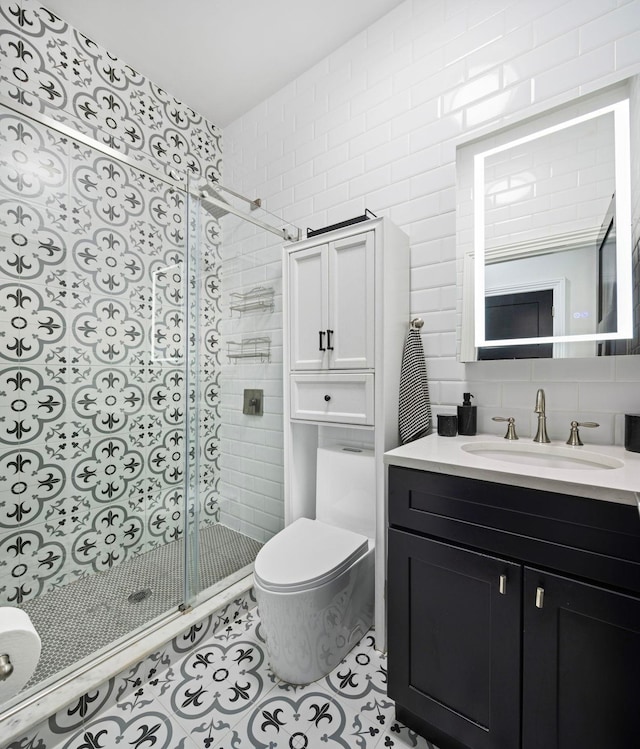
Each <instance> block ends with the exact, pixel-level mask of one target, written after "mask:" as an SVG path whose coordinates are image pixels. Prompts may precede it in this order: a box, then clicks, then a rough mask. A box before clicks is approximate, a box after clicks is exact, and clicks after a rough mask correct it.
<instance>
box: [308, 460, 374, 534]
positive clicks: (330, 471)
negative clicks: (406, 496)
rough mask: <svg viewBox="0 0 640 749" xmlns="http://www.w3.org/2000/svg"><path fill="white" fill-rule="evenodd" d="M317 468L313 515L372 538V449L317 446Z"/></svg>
mask: <svg viewBox="0 0 640 749" xmlns="http://www.w3.org/2000/svg"><path fill="white" fill-rule="evenodd" d="M316 468H317V470H316V518H317V519H318V520H321V521H322V522H323V523H327V524H329V525H335V526H337V527H339V528H346V529H347V530H351V531H355V532H356V533H362V534H363V535H365V536H367V537H369V538H375V535H376V478H375V462H374V458H373V450H365V449H362V448H356V447H346V446H341V445H336V446H334V447H319V448H318V455H317V466H316Z"/></svg>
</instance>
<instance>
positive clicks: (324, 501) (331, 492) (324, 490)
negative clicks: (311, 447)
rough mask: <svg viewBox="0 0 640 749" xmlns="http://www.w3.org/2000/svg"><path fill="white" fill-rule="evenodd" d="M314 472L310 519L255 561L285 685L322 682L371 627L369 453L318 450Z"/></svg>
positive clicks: (271, 645)
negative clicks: (313, 509) (313, 504)
mask: <svg viewBox="0 0 640 749" xmlns="http://www.w3.org/2000/svg"><path fill="white" fill-rule="evenodd" d="M316 469H317V470H316V476H317V479H316V519H315V520H310V519H309V518H299V519H298V520H296V521H294V522H293V523H291V525H288V526H287V527H286V528H285V529H284V530H282V531H281V532H280V533H278V534H277V535H276V536H274V537H273V538H272V539H271V540H270V541H268V542H267V543H266V544H265V545H264V546H263V547H262V549H260V551H259V552H258V556H257V557H256V561H255V570H254V577H255V591H256V598H257V601H258V610H259V612H260V620H261V622H262V632H263V635H264V638H265V640H266V644H267V650H268V652H269V656H270V662H271V667H272V668H273V670H274V672H275V673H276V675H277V676H279V677H280V678H281V679H283V680H284V681H287V682H289V683H291V684H308V683H309V682H311V681H315V680H316V679H320V678H322V677H323V676H326V674H328V673H329V672H330V671H331V670H332V669H333V668H334V667H335V666H336V665H337V664H338V663H339V662H340V661H341V660H342V658H343V657H344V656H345V655H346V653H348V652H349V650H351V648H352V647H353V646H354V645H355V644H356V643H357V642H358V640H359V639H360V638H361V637H362V636H363V635H364V634H365V633H366V632H367V630H368V629H369V628H370V627H371V624H372V621H373V598H374V594H373V591H374V552H375V549H374V538H375V513H376V508H375V464H374V458H373V452H372V451H371V450H361V449H356V448H351V447H332V448H318V451H317V465H316ZM293 501H294V503H295V498H294V499H293Z"/></svg>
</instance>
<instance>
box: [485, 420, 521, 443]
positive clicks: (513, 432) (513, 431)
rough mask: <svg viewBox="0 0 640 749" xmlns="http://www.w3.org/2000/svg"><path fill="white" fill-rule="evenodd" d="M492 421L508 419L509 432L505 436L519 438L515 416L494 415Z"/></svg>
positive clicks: (513, 438)
mask: <svg viewBox="0 0 640 749" xmlns="http://www.w3.org/2000/svg"><path fill="white" fill-rule="evenodd" d="M491 420H492V421H508V422H509V424H508V426H507V433H506V434H505V435H504V438H505V439H506V440H517V439H519V437H518V435H517V434H516V420H515V419H514V418H513V416H492V417H491Z"/></svg>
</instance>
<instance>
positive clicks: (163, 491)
mask: <svg viewBox="0 0 640 749" xmlns="http://www.w3.org/2000/svg"><path fill="white" fill-rule="evenodd" d="M63 119H64V118H60V120H58V119H54V118H51V117H49V116H47V115H44V114H39V113H36V112H35V111H34V110H33V109H27V108H26V107H24V106H21V105H20V104H19V102H18V103H17V102H16V101H15V100H8V99H4V98H3V99H0V156H1V158H0V365H1V366H0V399H1V401H0V607H2V606H11V607H19V608H21V609H23V610H24V611H26V612H27V613H28V614H29V616H30V618H31V620H32V623H33V625H34V626H35V628H36V630H37V631H38V633H39V635H40V637H41V639H42V646H43V647H42V655H41V658H40V662H39V665H38V667H37V670H36V672H35V674H34V675H33V676H32V678H31V680H30V681H29V683H28V684H27V685H26V687H25V689H24V690H23V692H22V693H21V694H20V695H18V696H17V697H15V698H14V699H12V700H10V702H9V703H7V704H5V705H4V706H0V713H2V710H3V708H6V707H7V705H8V706H9V707H12V706H15V705H16V704H18V702H19V700H20V699H21V698H23V697H29V696H31V695H33V694H35V693H36V692H37V691H38V689H40V688H41V687H50V686H51V685H53V684H55V683H56V680H57V679H58V678H60V677H61V676H63V677H64V676H67V675H68V674H70V673H72V672H73V669H75V668H77V666H78V665H81V666H83V667H86V666H87V665H88V664H90V663H91V660H92V659H93V658H95V657H96V654H100V653H104V652H107V651H108V650H109V649H113V648H114V647H118V646H120V645H122V644H124V643H126V642H128V641H130V640H131V639H132V638H135V637H139V636H141V633H143V632H145V631H147V630H148V628H149V627H154V626H156V625H157V624H158V623H160V622H162V621H163V620H165V619H166V618H167V617H170V616H176V615H177V612H179V611H180V610H184V609H188V608H189V607H190V606H192V605H194V603H196V602H200V601H202V600H203V599H205V598H206V597H207V596H208V595H210V594H212V592H216V591H218V590H220V589H221V588H223V587H224V586H225V585H227V584H230V583H232V582H235V581H237V580H239V579H241V578H242V577H244V576H246V575H247V574H248V573H249V572H250V570H251V566H250V565H251V564H252V562H253V559H254V558H255V555H256V553H257V551H258V549H259V548H260V546H261V543H260V540H257V539H256V538H251V537H249V536H248V535H245V534H244V533H241V532H238V530H234V529H233V528H231V527H228V525H226V524H225V523H224V518H221V497H220V492H221V489H220V481H221V478H220V470H221V467H220V454H221V405H222V404H221V392H222V385H223V383H222V377H223V374H222V372H223V367H224V365H225V363H228V362H229V361H230V357H232V356H233V354H230V352H229V350H228V348H225V347H223V340H222V338H223V336H222V328H221V326H222V321H223V316H224V314H225V313H224V310H223V303H222V299H221V294H222V290H221V279H222V267H221V253H220V246H221V242H222V238H223V228H222V227H223V223H224V222H243V221H245V219H244V218H243V217H242V216H243V212H242V210H240V209H239V208H238V207H234V204H233V201H234V200H235V199H236V198H239V197H241V196H235V195H234V193H230V194H224V193H223V192H222V191H221V189H220V188H217V189H211V187H206V185H207V184H209V185H211V184H212V181H211V179H208V180H207V177H210V175H207V174H197V175H195V176H194V175H193V174H192V171H194V170H193V169H192V168H191V165H189V164H188V163H187V164H178V165H176V164H171V165H169V166H168V165H167V160H166V159H165V160H164V161H155V160H154V159H153V158H151V157H149V156H148V155H147V156H143V155H142V154H140V153H138V154H136V156H135V158H132V157H131V156H129V155H125V154H123V153H122V150H121V149H119V147H118V146H119V143H118V141H117V139H115V138H111V139H109V142H108V143H107V144H105V143H104V142H101V140H99V139H97V138H95V137H94V136H93V135H92V134H87V133H80V132H78V131H77V130H75V129H74V128H72V127H69V125H67V124H65V123H64V122H63V121H61V120H63ZM252 208H256V205H253V206H252ZM258 213H259V211H251V214H252V216H251V217H250V218H251V221H252V224H253V225H257V226H258V227H260V228H258V229H256V231H267V230H272V227H270V226H269V225H268V224H267V223H266V222H264V221H263V220H262V219H260V218H259V217H258ZM223 217H224V218H223ZM276 233H278V232H277V231H276ZM280 235H281V239H286V238H293V235H292V234H290V233H289V232H287V231H285V230H282V231H281V232H280ZM1 614H2V608H0V615H1Z"/></svg>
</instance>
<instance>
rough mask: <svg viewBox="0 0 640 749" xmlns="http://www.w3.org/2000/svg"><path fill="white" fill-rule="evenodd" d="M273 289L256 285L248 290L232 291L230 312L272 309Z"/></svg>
mask: <svg viewBox="0 0 640 749" xmlns="http://www.w3.org/2000/svg"><path fill="white" fill-rule="evenodd" d="M274 293H275V292H274V290H273V289H272V288H271V287H270V286H256V287H255V288H253V289H250V290H249V291H245V292H244V293H243V292H238V291H236V292H232V293H231V295H230V296H231V304H230V308H231V311H232V312H240V313H241V314H242V313H243V312H250V311H255V310H269V311H273V307H274V304H273V297H274Z"/></svg>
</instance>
